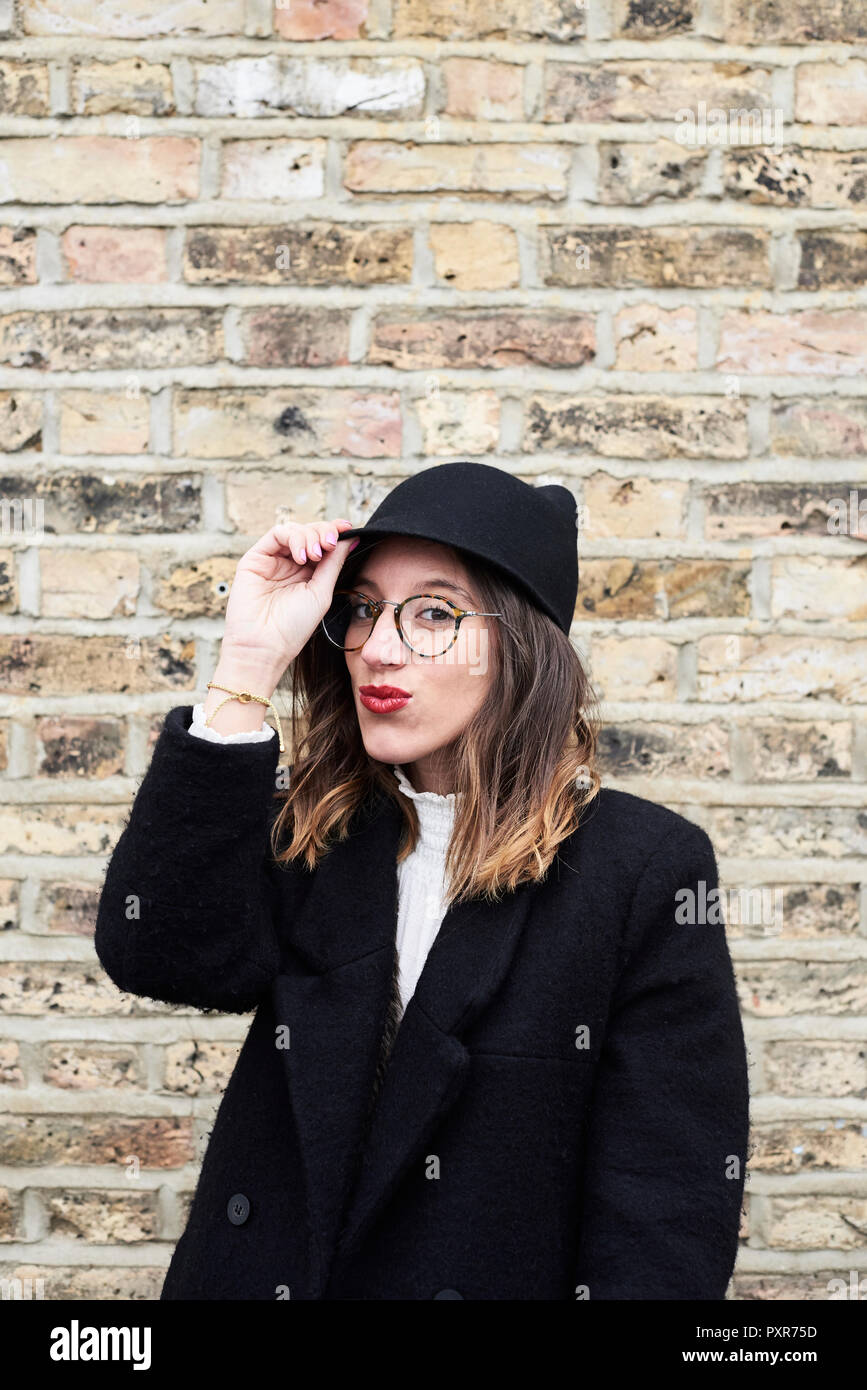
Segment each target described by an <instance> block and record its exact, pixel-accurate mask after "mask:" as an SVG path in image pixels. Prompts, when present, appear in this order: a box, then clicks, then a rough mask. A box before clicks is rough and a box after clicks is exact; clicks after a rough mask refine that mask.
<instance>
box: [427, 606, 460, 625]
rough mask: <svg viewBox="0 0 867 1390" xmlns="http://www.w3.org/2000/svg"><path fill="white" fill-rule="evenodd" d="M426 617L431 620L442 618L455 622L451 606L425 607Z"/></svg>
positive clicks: (445, 620) (444, 620)
mask: <svg viewBox="0 0 867 1390" xmlns="http://www.w3.org/2000/svg"><path fill="white" fill-rule="evenodd" d="M424 617H425V618H428V619H429V620H430V621H433V620H435V619H440V620H441V621H443V622H448V623H453V622H454V620H455V615H454V613H452V611H451V609H449V608H425V609H424Z"/></svg>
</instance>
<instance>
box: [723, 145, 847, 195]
mask: <svg viewBox="0 0 867 1390" xmlns="http://www.w3.org/2000/svg"><path fill="white" fill-rule="evenodd" d="M722 171H723V173H722V176H723V192H724V195H725V197H727V198H746V199H747V200H748V201H749V202H751V203H766V204H769V205H771V206H775V207H792V208H799V207H803V208H860V207H861V205H862V204H863V203H864V201H865V197H867V181H865V173H867V153H865V152H864V151H863V150H813V149H803V148H801V147H799V146H797V145H786V146H784V147H783V148H782V149H779V150H778V149H774V148H773V147H770V146H755V147H751V148H745V149H735V150H723V151H722Z"/></svg>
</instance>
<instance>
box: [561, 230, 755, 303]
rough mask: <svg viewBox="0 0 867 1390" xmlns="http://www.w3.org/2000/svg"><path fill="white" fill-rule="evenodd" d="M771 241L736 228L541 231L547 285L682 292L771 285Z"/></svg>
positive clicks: (753, 232) (752, 232)
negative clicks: (677, 289)
mask: <svg viewBox="0 0 867 1390" xmlns="http://www.w3.org/2000/svg"><path fill="white" fill-rule="evenodd" d="M769 236H770V233H769V232H767V231H765V230H759V231H745V230H743V229H740V228H737V227H630V226H617V227H598V226H593V227H588V226H582V227H569V228H566V227H542V228H541V229H540V234H539V256H540V275H541V278H542V282H543V284H546V285H580V286H584V287H590V286H603V287H608V286H610V287H612V288H615V289H625V288H628V287H629V286H632V285H642V286H650V287H652V288H654V289H671V288H676V287H680V286H685V287H689V288H691V289H713V288H714V287H715V286H717V285H731V284H735V285H744V286H746V285H757V286H763V285H764V286H767V285H770V284H771V271H770V261H769V247H770V242H769Z"/></svg>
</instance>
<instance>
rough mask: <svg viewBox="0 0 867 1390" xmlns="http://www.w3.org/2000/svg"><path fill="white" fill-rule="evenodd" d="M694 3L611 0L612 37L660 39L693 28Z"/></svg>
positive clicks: (681, 0) (684, 0)
mask: <svg viewBox="0 0 867 1390" xmlns="http://www.w3.org/2000/svg"><path fill="white" fill-rule="evenodd" d="M696 3H697V0H614V10H613V19H614V28H613V35H612V36H613V37H614V38H618V39H660V38H663V37H665V36H667V35H669V34H686V33H689V32H690V31H691V30H692V29H693V28H694V26H695V6H696Z"/></svg>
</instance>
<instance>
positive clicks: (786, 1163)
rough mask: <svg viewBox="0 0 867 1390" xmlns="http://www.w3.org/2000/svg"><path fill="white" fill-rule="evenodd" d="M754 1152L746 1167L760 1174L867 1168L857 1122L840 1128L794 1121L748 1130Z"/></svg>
mask: <svg viewBox="0 0 867 1390" xmlns="http://www.w3.org/2000/svg"><path fill="white" fill-rule="evenodd" d="M751 1137H752V1141H753V1142H754V1144H755V1152H754V1153H753V1155H752V1156H751V1158H750V1168H751V1169H752V1170H753V1171H754V1172H757V1173H759V1172H761V1173H778V1174H788V1173H798V1172H802V1171H821V1170H822V1169H837V1170H842V1171H846V1170H849V1169H852V1170H854V1169H858V1168H863V1167H864V1166H865V1165H867V1134H865V1133H864V1126H863V1124H862V1123H861V1121H860V1120H850V1121H848V1122H844V1123H843V1124H841V1125H837V1124H831V1123H829V1122H828V1121H827V1120H795V1121H789V1122H786V1123H780V1122H779V1121H777V1122H776V1123H774V1124H756V1125H754V1126H753V1127H752V1136H751Z"/></svg>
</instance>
